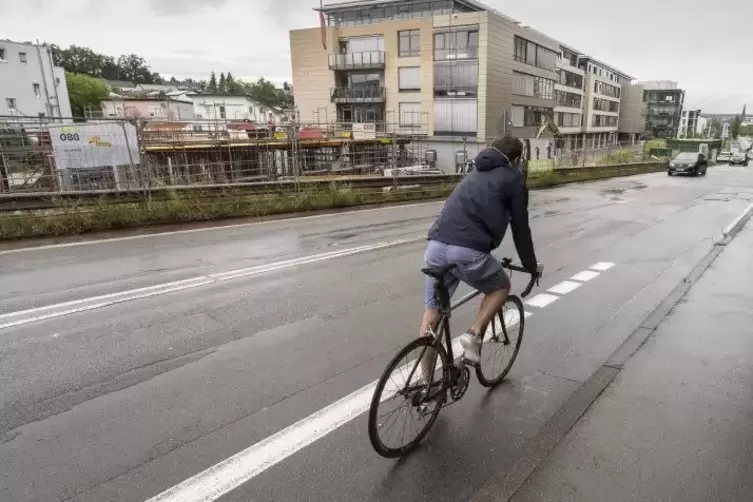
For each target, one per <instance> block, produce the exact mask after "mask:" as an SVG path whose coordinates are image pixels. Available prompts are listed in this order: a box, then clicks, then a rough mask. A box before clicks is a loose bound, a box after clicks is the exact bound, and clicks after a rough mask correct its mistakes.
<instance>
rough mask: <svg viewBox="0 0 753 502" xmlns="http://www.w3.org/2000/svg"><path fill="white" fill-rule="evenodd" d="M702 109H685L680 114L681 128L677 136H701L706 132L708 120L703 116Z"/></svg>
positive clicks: (679, 137) (680, 137)
mask: <svg viewBox="0 0 753 502" xmlns="http://www.w3.org/2000/svg"><path fill="white" fill-rule="evenodd" d="M701 113H702V112H701V110H683V111H682V114H681V115H680V128H679V129H678V131H677V138H678V139H682V138H694V137H701V136H703V135H704V134H705V133H706V129H707V127H708V120H707V119H706V118H705V117H702V116H701Z"/></svg>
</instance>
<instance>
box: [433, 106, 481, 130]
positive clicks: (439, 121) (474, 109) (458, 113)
mask: <svg viewBox="0 0 753 502" xmlns="http://www.w3.org/2000/svg"><path fill="white" fill-rule="evenodd" d="M477 117H478V101H476V100H475V99H435V100H434V134H436V135H457V134H467V135H473V136H475V135H476V132H477Z"/></svg>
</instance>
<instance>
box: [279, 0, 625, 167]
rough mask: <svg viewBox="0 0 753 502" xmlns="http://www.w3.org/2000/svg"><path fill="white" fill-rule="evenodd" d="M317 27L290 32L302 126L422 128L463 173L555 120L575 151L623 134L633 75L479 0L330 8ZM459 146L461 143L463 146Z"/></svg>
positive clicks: (388, 0) (361, 0) (394, 0)
mask: <svg viewBox="0 0 753 502" xmlns="http://www.w3.org/2000/svg"><path fill="white" fill-rule="evenodd" d="M317 10H319V11H320V13H321V16H322V19H323V25H322V26H321V27H319V28H309V29H301V30H293V31H291V32H290V49H291V58H292V66H293V89H294V94H295V102H296V106H297V109H298V113H299V116H300V122H302V123H309V124H315V123H322V122H323V121H324V122H330V123H331V122H338V123H340V124H341V125H345V124H349V123H360V122H373V123H375V124H376V125H377V126H378V127H380V128H382V129H383V130H384V131H385V132H394V133H398V134H423V135H425V136H426V140H425V141H426V142H427V143H428V144H429V148H431V149H433V150H434V151H435V152H436V153H437V165H438V166H439V167H441V168H442V169H444V170H446V171H451V170H453V167H454V164H455V158H456V153H457V152H458V149H459V148H460V149H462V150H463V151H464V152H467V155H469V156H473V155H475V154H476V152H478V151H479V150H480V149H481V148H484V147H485V146H487V145H489V144H490V143H491V141H493V139H494V138H495V137H497V136H498V135H500V134H503V133H512V134H515V135H517V136H519V137H524V138H525V137H532V136H534V135H535V134H536V133H537V131H538V130H539V128H540V126H541V124H542V120H543V118H544V117H545V116H548V117H551V118H553V119H554V122H555V123H556V124H557V125H558V127H560V128H561V129H560V131H561V132H562V133H563V134H564V135H565V137H566V138H565V139H566V141H565V145H566V147H569V148H575V147H581V146H583V145H586V146H588V147H598V146H603V145H607V144H610V143H611V142H614V141H616V140H617V132H618V125H619V115H620V113H619V112H620V101H621V88H622V85H623V84H625V83H629V82H630V80H632V79H631V77H629V76H628V75H627V74H625V73H623V72H621V71H618V70H616V69H615V68H613V67H611V66H609V65H606V64H604V63H602V62H599V61H597V60H595V59H594V58H591V57H589V56H587V55H586V54H583V53H581V52H580V51H576V50H574V49H571V48H568V47H567V46H565V45H563V44H561V43H560V42H558V41H556V40H554V39H552V38H551V37H548V36H547V35H545V34H543V33H540V32H538V31H536V30H533V29H531V28H529V27H527V26H523V25H521V24H520V23H519V22H518V21H515V20H514V19H511V18H510V17H508V16H505V15H504V14H502V13H499V12H497V11H495V10H493V9H491V8H489V7H487V6H485V5H483V4H482V3H480V2H477V1H475V0H354V1H347V2H339V3H329V4H325V5H324V6H323V7H322V8H321V9H317ZM459 145H460V146H459Z"/></svg>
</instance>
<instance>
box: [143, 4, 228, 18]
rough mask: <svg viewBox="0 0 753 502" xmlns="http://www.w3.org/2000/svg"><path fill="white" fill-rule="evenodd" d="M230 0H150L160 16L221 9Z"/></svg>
mask: <svg viewBox="0 0 753 502" xmlns="http://www.w3.org/2000/svg"><path fill="white" fill-rule="evenodd" d="M227 2H228V0H148V3H149V6H150V7H151V9H152V10H153V11H154V13H155V14H157V15H158V16H179V15H181V14H189V13H195V12H196V11H197V10H203V11H206V10H209V9H221V8H223V7H225V5H227Z"/></svg>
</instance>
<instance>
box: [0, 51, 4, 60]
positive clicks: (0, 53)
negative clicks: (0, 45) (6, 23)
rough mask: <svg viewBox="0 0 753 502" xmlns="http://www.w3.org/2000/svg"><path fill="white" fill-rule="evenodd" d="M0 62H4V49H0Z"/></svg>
mask: <svg viewBox="0 0 753 502" xmlns="http://www.w3.org/2000/svg"><path fill="white" fill-rule="evenodd" d="M0 61H2V62H4V61H5V49H0Z"/></svg>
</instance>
